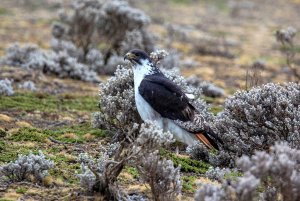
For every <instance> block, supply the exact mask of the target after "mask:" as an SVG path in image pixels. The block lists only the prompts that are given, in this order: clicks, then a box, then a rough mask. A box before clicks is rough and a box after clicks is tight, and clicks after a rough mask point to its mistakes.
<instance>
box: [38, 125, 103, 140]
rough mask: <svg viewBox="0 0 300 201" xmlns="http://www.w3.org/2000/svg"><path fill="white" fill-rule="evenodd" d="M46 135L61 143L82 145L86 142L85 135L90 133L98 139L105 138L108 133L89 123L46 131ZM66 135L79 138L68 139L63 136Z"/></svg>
mask: <svg viewBox="0 0 300 201" xmlns="http://www.w3.org/2000/svg"><path fill="white" fill-rule="evenodd" d="M43 132H44V133H45V134H46V135H48V136H51V137H53V138H55V139H57V140H59V141H62V142H77V143H82V142H84V141H85V139H84V135H85V134H87V133H89V134H91V135H94V136H96V137H100V138H103V137H105V136H106V133H105V132H104V131H103V130H100V129H95V128H92V127H91V125H90V124H89V123H84V124H79V125H74V126H66V127H61V128H56V129H51V130H44V131H43ZM66 133H74V134H75V135H76V136H77V138H76V139H74V138H67V137H65V136H63V135H64V134H66Z"/></svg>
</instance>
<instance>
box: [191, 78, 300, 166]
mask: <svg viewBox="0 0 300 201" xmlns="http://www.w3.org/2000/svg"><path fill="white" fill-rule="evenodd" d="M213 125H214V129H215V132H217V133H219V134H220V135H219V136H220V138H221V139H222V140H223V142H224V146H223V149H222V150H221V151H220V152H218V153H217V154H209V156H207V157H208V158H209V161H210V162H211V163H212V164H214V165H229V164H230V165H234V161H235V158H237V157H239V156H241V155H243V154H246V155H251V154H253V153H254V151H255V150H268V149H269V148H270V147H271V146H272V145H274V144H275V142H276V141H287V142H288V144H289V145H290V146H291V147H295V148H299V147H300V85H298V84H295V83H286V84H284V85H279V84H273V83H269V84H266V85H263V86H261V87H256V88H253V89H251V90H250V91H239V92H236V93H235V94H234V95H233V96H232V97H231V98H229V99H227V100H226V101H225V108H224V111H223V112H221V113H219V114H218V115H217V117H216V118H215V120H214V121H213ZM203 149H204V147H193V149H190V150H192V153H191V154H192V155H193V156H194V157H195V156H196V155H197V153H199V155H200V156H201V155H203V154H204V153H207V152H205V150H203ZM196 158H197V157H196Z"/></svg>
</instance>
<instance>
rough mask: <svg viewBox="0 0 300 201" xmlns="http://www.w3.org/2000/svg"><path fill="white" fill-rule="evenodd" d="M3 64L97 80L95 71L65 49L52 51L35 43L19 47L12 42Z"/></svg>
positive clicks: (84, 79)
mask: <svg viewBox="0 0 300 201" xmlns="http://www.w3.org/2000/svg"><path fill="white" fill-rule="evenodd" d="M1 62H2V63H3V64H5V65H10V66H16V67H21V68H28V69H36V70H41V71H42V72H44V73H49V74H54V75H57V76H59V77H61V78H66V77H69V78H73V79H79V80H83V81H89V82H98V81H99V78H98V75H97V74H96V72H94V71H92V70H89V68H88V67H87V66H86V65H84V64H81V63H78V61H77V59H76V58H74V57H70V56H69V55H68V54H67V53H66V52H65V51H60V52H57V53H56V52H53V51H51V50H49V51H46V50H42V49H40V48H38V47H37V46H36V45H31V44H27V45H25V46H24V47H21V46H20V45H19V44H14V45H12V46H11V47H9V48H8V49H7V51H6V55H5V56H4V57H3V58H2V61H1Z"/></svg>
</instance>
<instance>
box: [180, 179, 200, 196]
mask: <svg viewBox="0 0 300 201" xmlns="http://www.w3.org/2000/svg"><path fill="white" fill-rule="evenodd" d="M181 179H182V182H183V183H182V190H183V191H184V192H186V193H195V191H196V188H197V185H196V183H195V181H196V177H194V176H182V177H181Z"/></svg>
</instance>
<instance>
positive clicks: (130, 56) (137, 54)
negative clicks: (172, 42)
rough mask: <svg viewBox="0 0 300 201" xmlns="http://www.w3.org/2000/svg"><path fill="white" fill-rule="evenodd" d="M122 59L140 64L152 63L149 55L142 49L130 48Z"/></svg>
mask: <svg viewBox="0 0 300 201" xmlns="http://www.w3.org/2000/svg"><path fill="white" fill-rule="evenodd" d="M124 60H128V61H130V62H131V63H132V64H133V65H136V64H138V65H142V64H144V63H152V62H151V59H150V57H149V55H148V54H147V53H146V52H144V51H143V50H138V49H133V50H130V51H129V52H128V53H127V54H126V55H125V56H124Z"/></svg>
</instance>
